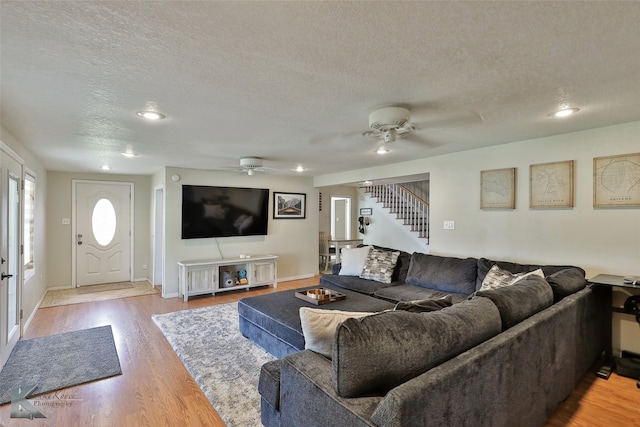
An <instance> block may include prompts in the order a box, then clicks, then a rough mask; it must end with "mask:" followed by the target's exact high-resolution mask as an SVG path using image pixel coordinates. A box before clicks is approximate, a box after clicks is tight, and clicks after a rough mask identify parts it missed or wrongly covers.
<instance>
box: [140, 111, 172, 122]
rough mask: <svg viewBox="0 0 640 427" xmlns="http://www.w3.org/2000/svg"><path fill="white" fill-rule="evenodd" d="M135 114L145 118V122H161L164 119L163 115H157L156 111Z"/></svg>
mask: <svg viewBox="0 0 640 427" xmlns="http://www.w3.org/2000/svg"><path fill="white" fill-rule="evenodd" d="M136 114H138V116H140V117H142V118H145V119H147V120H162V119H164V118H165V115H164V114H162V113H159V112H157V111H150V110H147V111H138V112H137V113H136Z"/></svg>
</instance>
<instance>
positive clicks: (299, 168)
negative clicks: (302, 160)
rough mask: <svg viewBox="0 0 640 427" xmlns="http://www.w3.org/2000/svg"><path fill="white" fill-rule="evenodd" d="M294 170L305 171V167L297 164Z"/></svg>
mask: <svg viewBox="0 0 640 427" xmlns="http://www.w3.org/2000/svg"><path fill="white" fill-rule="evenodd" d="M294 171H296V172H304V171H306V169H305V168H303V167H302V166H301V165H298V167H297V168H295V169H294Z"/></svg>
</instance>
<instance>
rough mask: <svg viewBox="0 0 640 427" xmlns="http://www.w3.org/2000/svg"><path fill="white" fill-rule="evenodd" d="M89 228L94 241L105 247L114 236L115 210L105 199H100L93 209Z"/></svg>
mask: <svg viewBox="0 0 640 427" xmlns="http://www.w3.org/2000/svg"><path fill="white" fill-rule="evenodd" d="M91 228H92V230H93V236H94V237H95V238H96V241H97V242H98V243H99V244H101V245H102V246H106V245H108V244H109V243H111V241H112V240H113V236H115V234H116V210H115V209H114V208H113V204H112V203H111V202H110V201H109V200H107V199H100V200H98V203H96V205H95V206H94V208H93V214H92V215H91Z"/></svg>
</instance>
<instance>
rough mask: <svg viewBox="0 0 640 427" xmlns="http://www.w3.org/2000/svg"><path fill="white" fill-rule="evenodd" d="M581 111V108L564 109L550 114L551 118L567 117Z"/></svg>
mask: <svg viewBox="0 0 640 427" xmlns="http://www.w3.org/2000/svg"><path fill="white" fill-rule="evenodd" d="M578 111H580V109H579V108H563V109H561V110H558V111H554V112H553V113H549V117H567V116H570V115H572V114H574V113H577V112H578Z"/></svg>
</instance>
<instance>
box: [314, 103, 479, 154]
mask: <svg viewBox="0 0 640 427" xmlns="http://www.w3.org/2000/svg"><path fill="white" fill-rule="evenodd" d="M434 118H435V119H434ZM478 120H479V121H482V117H481V116H480V115H479V114H478V113H476V112H473V111H470V112H465V113H464V114H456V115H453V116H452V115H443V114H442V113H439V112H436V111H434V112H433V113H432V114H430V119H429V120H428V121H427V122H425V123H418V124H416V123H415V122H412V121H411V112H410V111H409V109H408V108H406V107H402V106H398V105H395V106H387V107H383V108H379V109H376V110H374V111H372V112H371V113H370V114H369V130H367V131H365V132H358V133H352V134H338V135H336V134H334V135H332V136H330V138H329V139H331V140H337V141H341V140H343V138H345V137H347V138H350V135H353V136H356V135H358V136H360V137H365V138H367V139H373V140H376V141H378V151H377V152H378V153H379V154H382V153H385V152H387V151H388V150H387V148H386V147H387V144H390V143H392V142H395V141H397V140H399V139H402V140H406V141H408V142H413V143H418V144H420V145H422V146H425V145H426V146H428V147H436V146H438V145H441V144H443V143H444V141H441V142H438V141H437V140H433V139H431V138H425V137H424V136H422V135H420V133H421V132H422V131H423V130H426V129H433V130H434V133H436V132H438V130H436V129H437V128H442V127H450V126H452V125H453V126H464V125H465V124H469V123H472V122H477V121H478ZM322 139H324V138H320V140H322Z"/></svg>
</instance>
